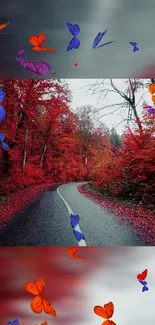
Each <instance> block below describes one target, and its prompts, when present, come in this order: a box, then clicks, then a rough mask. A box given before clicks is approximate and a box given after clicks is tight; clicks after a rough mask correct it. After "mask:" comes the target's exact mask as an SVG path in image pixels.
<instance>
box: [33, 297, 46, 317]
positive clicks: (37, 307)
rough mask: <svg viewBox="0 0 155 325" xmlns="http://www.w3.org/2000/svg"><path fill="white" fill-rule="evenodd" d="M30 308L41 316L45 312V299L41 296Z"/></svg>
mask: <svg viewBox="0 0 155 325" xmlns="http://www.w3.org/2000/svg"><path fill="white" fill-rule="evenodd" d="M30 306H31V309H32V311H33V312H34V313H36V314H40V313H41V312H42V311H43V298H42V297H41V296H36V297H35V298H34V299H33V300H32V302H31V304H30Z"/></svg>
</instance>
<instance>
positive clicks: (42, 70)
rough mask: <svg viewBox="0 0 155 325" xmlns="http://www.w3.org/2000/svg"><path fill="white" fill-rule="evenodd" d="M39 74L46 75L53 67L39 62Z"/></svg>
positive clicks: (37, 65)
mask: <svg viewBox="0 0 155 325" xmlns="http://www.w3.org/2000/svg"><path fill="white" fill-rule="evenodd" d="M36 67H37V73H38V74H40V75H43V76H44V75H46V74H47V73H48V72H49V71H50V70H51V66H50V65H49V64H48V63H47V62H43V61H39V62H37V63H36Z"/></svg>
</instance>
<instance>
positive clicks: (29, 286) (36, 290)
mask: <svg viewBox="0 0 155 325" xmlns="http://www.w3.org/2000/svg"><path fill="white" fill-rule="evenodd" d="M44 286H45V282H44V279H43V278H40V279H38V280H36V281H35V283H32V282H27V283H25V285H24V287H25V290H27V291H28V292H31V293H33V294H34V295H40V294H41V293H42V292H43V291H44Z"/></svg>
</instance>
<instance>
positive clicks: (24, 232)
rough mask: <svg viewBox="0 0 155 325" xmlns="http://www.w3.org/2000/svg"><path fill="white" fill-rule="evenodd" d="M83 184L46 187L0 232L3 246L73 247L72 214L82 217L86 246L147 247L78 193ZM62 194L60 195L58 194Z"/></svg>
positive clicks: (81, 227) (101, 209)
mask: <svg viewBox="0 0 155 325" xmlns="http://www.w3.org/2000/svg"><path fill="white" fill-rule="evenodd" d="M80 184H81V183H70V184H65V185H62V186H59V188H58V190H57V187H58V185H54V186H51V187H49V188H47V190H46V191H44V192H42V193H40V195H39V196H38V197H37V198H36V199H35V200H34V201H33V202H31V203H30V204H29V205H28V206H27V207H25V208H24V209H23V210H22V211H21V212H20V213H18V214H17V215H16V216H14V217H12V218H11V219H10V220H9V221H8V222H7V223H6V224H4V225H3V226H2V227H1V229H0V245H1V246H29V245H30V246H33V245H34V246H59V245H60V246H73V245H77V244H78V243H77V241H76V239H75V237H74V234H73V230H72V227H71V225H70V216H69V212H68V210H67V208H66V206H65V204H64V202H63V201H62V198H61V197H60V195H61V196H62V197H63V199H64V200H65V202H66V204H67V206H68V207H70V208H71V210H72V212H73V213H74V214H78V215H79V216H80V224H79V225H80V229H81V232H82V233H83V234H84V236H85V244H86V246H98V245H99V243H102V245H103V246H146V245H145V244H144V243H142V242H141V241H140V239H138V238H137V237H136V235H135V234H134V233H133V231H132V230H131V229H130V227H129V226H126V225H120V224H119V222H118V220H117V219H116V217H115V216H114V215H113V214H111V213H108V212H107V211H106V209H105V208H104V207H101V206H99V205H97V204H96V203H94V202H92V201H91V200H89V199H88V198H86V197H84V196H83V195H82V194H81V193H79V192H78V190H77V187H78V185H80ZM59 193H60V195H59Z"/></svg>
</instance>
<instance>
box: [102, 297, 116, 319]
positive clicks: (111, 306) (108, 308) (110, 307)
mask: <svg viewBox="0 0 155 325" xmlns="http://www.w3.org/2000/svg"><path fill="white" fill-rule="evenodd" d="M104 308H105V310H106V312H107V315H108V318H111V317H112V315H113V313H114V304H113V303H112V302H111V301H110V302H108V304H105V305H104Z"/></svg>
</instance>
